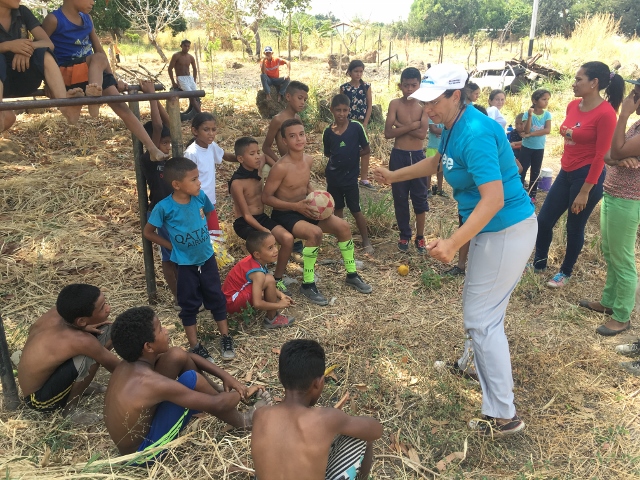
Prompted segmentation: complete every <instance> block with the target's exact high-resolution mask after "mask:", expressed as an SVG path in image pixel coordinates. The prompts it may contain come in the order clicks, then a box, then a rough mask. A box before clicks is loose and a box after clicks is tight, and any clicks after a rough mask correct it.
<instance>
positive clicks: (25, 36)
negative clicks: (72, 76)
mask: <svg viewBox="0 0 640 480" xmlns="http://www.w3.org/2000/svg"><path fill="white" fill-rule="evenodd" d="M19 3H20V2H19V1H17V2H16V1H8V0H0V24H1V25H2V29H0V103H1V102H2V99H3V98H9V97H26V96H29V95H32V94H33V92H35V91H36V90H37V89H38V87H39V86H40V84H41V83H42V81H43V80H46V82H47V85H48V87H49V90H50V92H51V96H52V97H53V98H73V97H83V96H84V93H83V92H82V90H80V89H77V88H76V89H71V90H69V91H68V92H67V91H66V89H65V88H64V82H63V80H62V76H61V75H60V70H58V66H57V64H56V59H55V57H54V56H53V55H52V50H53V44H52V43H51V40H50V39H49V37H48V36H47V34H46V33H45V31H44V30H43V29H42V26H41V25H40V22H39V21H38V19H37V18H36V17H35V16H34V15H33V13H31V10H29V9H28V8H27V7H25V6H24V5H19V6H18V8H13V7H14V5H15V4H19ZM29 34H31V36H32V37H33V38H29ZM81 109H82V106H81V105H79V106H76V107H60V112H61V113H62V115H64V116H65V118H66V119H67V121H68V122H69V123H70V124H72V125H74V124H75V123H76V122H77V121H78V118H80V110H81ZM15 121H16V115H15V113H14V112H13V110H5V111H0V132H3V131H4V130H6V129H8V128H10V127H11V125H13V124H14V122H15Z"/></svg>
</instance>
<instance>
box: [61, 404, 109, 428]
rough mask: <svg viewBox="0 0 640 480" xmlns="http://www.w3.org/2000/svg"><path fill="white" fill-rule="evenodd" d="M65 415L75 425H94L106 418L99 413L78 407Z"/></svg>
mask: <svg viewBox="0 0 640 480" xmlns="http://www.w3.org/2000/svg"><path fill="white" fill-rule="evenodd" d="M64 417H65V418H66V419H67V420H69V421H70V422H71V423H72V424H74V425H94V424H96V423H98V422H101V421H102V419H103V418H104V417H103V416H102V415H101V414H99V413H91V412H85V411H83V410H80V409H78V408H74V409H73V410H71V411H70V412H69V413H68V414H67V415H64Z"/></svg>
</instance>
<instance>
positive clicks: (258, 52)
mask: <svg viewBox="0 0 640 480" xmlns="http://www.w3.org/2000/svg"><path fill="white" fill-rule="evenodd" d="M254 36H255V37H256V57H258V58H260V55H261V54H262V42H261V41H260V32H258V29H257V28H256V31H255V34H254Z"/></svg>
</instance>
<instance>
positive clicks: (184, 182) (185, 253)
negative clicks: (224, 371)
mask: <svg viewBox="0 0 640 480" xmlns="http://www.w3.org/2000/svg"><path fill="white" fill-rule="evenodd" d="M198 176H199V173H198V167H197V166H196V164H195V163H194V162H193V161H192V160H189V159H188V158H183V157H174V158H171V159H169V160H167V163H166V164H165V167H164V178H165V181H166V182H168V183H169V184H170V185H171V187H172V188H173V193H172V194H171V195H169V196H168V197H167V198H165V199H164V200H161V201H160V202H158V204H157V205H156V206H155V208H154V209H153V212H151V215H150V216H149V221H148V222H147V224H146V225H145V226H144V230H143V235H144V237H145V238H146V239H147V240H150V241H152V242H153V243H157V244H158V245H160V246H162V247H164V248H166V249H167V250H171V261H172V262H174V263H176V264H177V265H178V285H177V290H178V305H179V306H180V313H179V317H180V319H181V320H182V325H184V332H185V334H186V335H187V340H188V341H189V345H190V347H191V352H192V353H196V354H197V355H200V356H201V357H203V358H205V359H206V360H209V361H210V362H212V363H213V358H211V355H210V354H209V351H208V350H207V349H206V348H205V347H204V345H202V343H200V341H199V340H198V330H197V327H196V319H197V316H198V311H199V310H200V306H201V305H203V304H204V308H205V309H207V310H210V311H211V314H212V315H213V319H214V320H215V321H216V323H217V325H218V330H219V331H220V333H221V335H222V338H221V344H222V345H221V354H222V358H223V359H224V360H231V359H232V358H234V357H235V352H234V350H233V340H232V339H231V335H229V325H228V323H227V309H226V303H227V302H226V299H225V297H224V294H223V293H222V290H221V288H220V287H221V285H220V273H219V272H218V264H217V262H216V259H215V256H214V254H213V247H212V246H211V238H210V236H209V228H208V226H207V219H208V217H209V215H210V214H211V212H213V210H214V207H213V205H212V203H211V202H210V201H209V198H208V197H207V195H206V194H205V193H204V191H202V190H200V180H199V179H198ZM163 226H166V228H167V231H168V232H169V237H170V241H167V240H166V239H165V238H163V237H162V236H160V235H158V234H157V233H156V229H157V228H162V227H163Z"/></svg>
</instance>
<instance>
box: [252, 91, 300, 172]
mask: <svg viewBox="0 0 640 480" xmlns="http://www.w3.org/2000/svg"><path fill="white" fill-rule="evenodd" d="M308 97H309V87H308V86H306V85H305V84H304V83H302V82H298V81H295V80H294V81H293V82H291V83H290V84H289V86H288V87H287V90H286V93H285V95H284V98H285V100H286V102H287V106H286V108H285V109H284V110H283V111H281V112H280V113H279V114H277V115H276V116H275V117H273V118H272V119H271V122H270V123H269V129H268V130H267V136H266V137H265V138H264V143H263V144H262V151H263V152H264V154H265V155H266V156H267V164H269V165H270V166H273V165H274V164H275V163H276V162H277V161H278V160H279V159H280V157H281V156H283V155H286V154H287V145H286V143H285V142H284V140H283V139H282V135H281V134H280V127H281V126H282V123H283V122H284V121H285V120H290V119H292V118H297V119H298V120H299V119H300V115H298V114H299V113H300V112H301V111H302V110H304V109H305V107H306V106H307V98H308ZM274 140H275V142H276V147H277V148H278V153H279V155H278V154H276V153H275V152H274V151H273V141H274Z"/></svg>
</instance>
